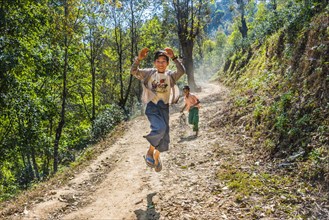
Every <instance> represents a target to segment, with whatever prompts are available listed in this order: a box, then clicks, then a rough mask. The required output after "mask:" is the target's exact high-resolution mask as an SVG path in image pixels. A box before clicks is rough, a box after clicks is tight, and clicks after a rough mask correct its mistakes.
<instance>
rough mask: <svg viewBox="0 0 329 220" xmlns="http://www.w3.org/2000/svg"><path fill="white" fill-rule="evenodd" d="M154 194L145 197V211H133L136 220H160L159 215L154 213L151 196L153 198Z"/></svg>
mask: <svg viewBox="0 0 329 220" xmlns="http://www.w3.org/2000/svg"><path fill="white" fill-rule="evenodd" d="M155 195H156V193H150V194H148V195H147V197H146V198H147V207H146V210H145V211H144V210H141V209H138V210H135V211H134V212H135V215H136V217H137V219H138V220H159V219H160V213H158V212H156V211H155V206H154V203H153V201H152V198H153V196H155Z"/></svg>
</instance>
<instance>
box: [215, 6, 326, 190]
mask: <svg viewBox="0 0 329 220" xmlns="http://www.w3.org/2000/svg"><path fill="white" fill-rule="evenodd" d="M274 3H275V5H273V4H274ZM250 4H252V2H250ZM250 4H249V5H247V7H246V9H247V10H246V14H253V16H251V17H250V18H249V17H248V20H249V21H250V23H249V25H248V37H247V38H243V37H242V35H241V34H239V31H240V30H239V26H240V20H236V21H235V22H236V23H235V24H233V28H234V29H233V31H232V33H231V35H230V36H229V37H228V39H227V41H228V42H229V44H230V45H231V47H229V48H227V50H228V52H227V54H228V57H227V59H226V61H225V64H224V66H223V69H222V70H221V71H220V74H219V77H220V78H221V79H222V80H223V81H225V82H226V83H227V84H228V85H230V86H232V87H233V88H234V90H235V93H234V98H233V99H232V105H231V113H230V114H228V115H227V120H230V119H231V120H232V121H233V124H234V125H236V126H242V125H243V126H244V130H245V133H246V134H248V135H249V136H251V137H252V138H253V139H254V140H255V142H256V143H257V145H255V146H263V147H262V148H259V147H257V148H256V147H254V149H255V150H260V151H262V152H263V154H265V155H268V156H270V157H271V158H285V160H286V161H288V162H287V163H286V166H292V165H293V163H294V162H296V161H299V162H300V163H298V166H299V169H300V174H301V175H302V176H303V177H304V178H306V179H307V180H311V181H314V180H318V181H321V182H323V183H324V184H325V185H326V186H327V187H329V186H328V181H329V164H328V161H329V138H328V137H329V106H328V103H329V99H328V98H329V78H328V73H329V69H328V63H329V60H328V58H329V56H328V51H329V48H328V38H329V33H328V26H329V23H328V15H329V8H328V2H327V1H319V0H316V1H300V2H295V1H270V2H269V3H266V2H261V3H258V4H257V5H255V4H252V5H250ZM256 6H257V10H256V11H255V10H254V9H255V7H256ZM248 7H249V8H248ZM249 10H251V11H249Z"/></svg>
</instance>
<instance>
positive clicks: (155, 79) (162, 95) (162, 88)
mask: <svg viewBox="0 0 329 220" xmlns="http://www.w3.org/2000/svg"><path fill="white" fill-rule="evenodd" d="M148 87H149V88H151V90H152V91H153V92H154V93H155V94H156V96H155V97H154V98H153V99H152V100H151V101H152V102H153V103H155V104H157V103H158V101H160V100H162V101H163V102H164V103H166V104H168V103H169V97H170V76H169V75H168V74H167V72H165V73H158V72H156V73H155V74H153V75H152V76H151V77H150V79H149V82H148Z"/></svg>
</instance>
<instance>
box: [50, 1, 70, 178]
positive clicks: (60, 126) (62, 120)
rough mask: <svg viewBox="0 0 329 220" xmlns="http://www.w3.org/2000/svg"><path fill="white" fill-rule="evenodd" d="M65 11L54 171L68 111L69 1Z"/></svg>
mask: <svg viewBox="0 0 329 220" xmlns="http://www.w3.org/2000/svg"><path fill="white" fill-rule="evenodd" d="M64 13H65V30H64V31H65V32H66V33H64V34H65V36H64V46H65V53H64V67H63V90H62V109H61V118H60V121H59V123H58V126H57V129H56V137H55V142H54V166H53V169H54V173H56V172H57V170H58V161H59V155H58V149H59V141H60V139H61V136H62V131H63V127H64V124H65V111H66V96H67V88H66V87H67V81H66V80H67V79H66V78H67V71H68V49H69V48H68V36H67V29H68V27H67V19H68V5H67V2H65V6H64Z"/></svg>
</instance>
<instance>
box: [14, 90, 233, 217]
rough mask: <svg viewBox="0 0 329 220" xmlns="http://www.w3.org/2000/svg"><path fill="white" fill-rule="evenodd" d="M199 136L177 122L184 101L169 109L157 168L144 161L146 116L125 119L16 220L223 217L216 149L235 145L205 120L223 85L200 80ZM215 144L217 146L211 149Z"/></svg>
mask: <svg viewBox="0 0 329 220" xmlns="http://www.w3.org/2000/svg"><path fill="white" fill-rule="evenodd" d="M202 87H203V88H202V92H200V93H197V96H198V97H199V98H200V100H201V103H202V108H201V110H200V135H199V137H198V138H192V137H190V134H192V132H191V128H188V127H185V128H186V129H187V131H184V129H183V127H182V126H181V125H180V124H179V116H180V113H179V112H178V111H177V110H178V109H180V108H181V107H182V105H183V104H182V102H180V104H178V105H177V106H175V107H172V108H171V118H170V124H171V145H170V150H169V152H168V153H163V154H162V155H161V157H162V161H163V170H162V171H161V172H160V173H156V172H154V171H153V170H151V169H150V168H148V167H147V166H146V165H145V163H144V160H143V155H144V153H145V152H146V150H147V147H148V143H147V141H146V139H144V138H142V136H143V135H145V134H147V133H148V131H149V123H148V121H147V119H146V117H145V116H141V117H138V118H136V119H134V120H132V121H130V122H128V123H129V124H128V126H127V127H128V129H127V130H126V131H125V133H124V135H123V136H122V137H121V138H119V140H118V141H117V142H116V143H115V144H114V145H112V146H108V148H107V150H106V151H104V152H103V153H102V154H101V155H100V156H99V157H98V158H97V159H95V161H94V162H93V163H92V164H91V165H90V166H89V167H87V169H85V170H84V171H83V172H81V173H79V174H76V175H75V177H74V178H73V179H72V180H70V181H69V184H67V185H66V186H65V187H62V188H60V189H57V190H53V191H51V192H49V193H48V194H47V195H45V197H44V198H40V199H39V200H38V201H31V203H32V204H34V205H33V206H32V208H31V209H30V210H25V211H24V213H22V214H21V215H19V216H16V217H15V218H14V219H79V220H81V219H95V220H96V219H97V220H99V219H218V218H221V219H225V218H226V215H225V213H222V212H221V209H220V206H222V205H223V203H224V202H225V200H223V199H221V198H219V196H218V195H216V194H215V193H213V191H214V190H215V189H218V188H222V187H224V186H222V185H220V183H218V180H216V170H218V167H219V165H220V163H221V162H220V161H219V160H218V152H217V153H216V149H218V146H221V148H222V150H223V149H225V148H227V149H231V148H234V144H233V143H231V142H229V141H227V140H225V137H221V136H218V132H216V131H213V130H212V129H211V128H210V127H209V126H208V125H207V123H208V122H209V120H210V119H211V117H212V114H213V112H214V111H218V110H219V109H220V108H223V105H224V102H223V101H222V98H223V96H225V95H226V93H227V90H226V89H225V88H223V87H222V86H220V85H214V84H210V85H203V86H202ZM215 148H216V149H215Z"/></svg>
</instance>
